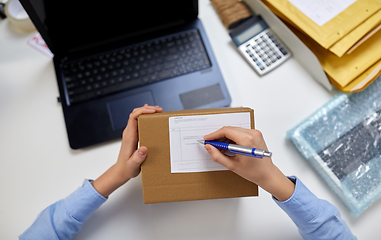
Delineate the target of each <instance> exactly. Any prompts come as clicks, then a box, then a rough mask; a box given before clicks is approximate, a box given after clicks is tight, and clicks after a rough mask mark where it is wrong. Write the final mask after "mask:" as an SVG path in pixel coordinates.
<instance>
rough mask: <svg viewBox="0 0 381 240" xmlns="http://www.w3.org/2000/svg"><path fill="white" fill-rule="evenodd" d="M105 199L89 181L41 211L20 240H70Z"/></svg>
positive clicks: (85, 181)
mask: <svg viewBox="0 0 381 240" xmlns="http://www.w3.org/2000/svg"><path fill="white" fill-rule="evenodd" d="M106 200H107V198H105V197H103V196H102V195H100V194H99V193H98V192H97V191H96V190H95V189H94V188H93V185H92V184H91V182H90V181H89V180H84V181H83V184H82V186H81V187H79V188H78V189H77V190H76V191H75V192H73V193H72V194H70V195H69V196H68V197H66V198H64V199H62V200H60V201H58V202H56V203H54V204H52V205H50V206H49V207H47V208H46V209H45V210H43V211H42V212H41V213H40V215H39V216H38V217H37V219H36V220H35V221H34V223H33V224H32V226H31V227H29V228H28V229H27V230H26V231H25V232H24V233H23V234H21V235H20V237H19V238H20V239H49V240H52V239H71V238H72V237H73V236H74V234H76V233H77V232H78V231H79V230H80V229H81V227H82V224H83V223H84V222H85V221H86V220H87V219H88V218H89V217H90V216H91V214H92V213H93V212H94V211H95V210H96V209H98V208H99V207H100V206H101V205H102V204H103V203H104V202H105V201H106Z"/></svg>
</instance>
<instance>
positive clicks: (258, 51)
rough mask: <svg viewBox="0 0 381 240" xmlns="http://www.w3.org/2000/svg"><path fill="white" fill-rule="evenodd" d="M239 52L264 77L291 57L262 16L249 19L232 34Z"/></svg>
mask: <svg viewBox="0 0 381 240" xmlns="http://www.w3.org/2000/svg"><path fill="white" fill-rule="evenodd" d="M230 37H231V38H232V40H233V42H234V43H235V45H236V46H237V48H238V51H239V52H240V53H241V54H242V56H243V57H244V58H245V59H246V61H247V62H248V63H249V64H250V66H252V67H253V68H254V70H255V71H256V72H257V73H258V74H259V75H260V76H262V75H264V74H266V73H268V72H270V71H271V70H273V69H274V68H276V67H277V66H279V65H280V64H282V63H283V62H285V61H286V60H287V59H288V58H290V56H291V52H290V51H289V50H288V49H287V48H286V47H285V45H284V44H282V43H281V42H280V41H279V40H278V39H277V37H275V35H274V33H273V32H272V31H271V30H270V29H269V27H268V26H267V24H266V23H265V21H264V20H263V19H262V17H261V16H259V15H257V16H255V17H252V18H249V19H248V20H246V21H245V22H243V23H241V24H240V25H239V26H237V27H236V28H234V29H233V30H232V31H231V32H230Z"/></svg>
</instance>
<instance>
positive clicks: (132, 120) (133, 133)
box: [123, 104, 163, 141]
mask: <svg viewBox="0 0 381 240" xmlns="http://www.w3.org/2000/svg"><path fill="white" fill-rule="evenodd" d="M162 111H163V108H161V107H159V106H148V105H147V104H145V105H144V106H143V107H140V108H135V109H134V110H133V111H132V112H131V114H130V117H129V119H128V123H127V127H126V129H125V133H123V137H124V138H127V139H131V140H132V141H137V129H138V122H137V119H138V117H139V116H140V115H142V114H150V113H151V114H152V113H155V112H162Z"/></svg>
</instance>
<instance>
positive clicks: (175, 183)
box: [138, 108, 258, 203]
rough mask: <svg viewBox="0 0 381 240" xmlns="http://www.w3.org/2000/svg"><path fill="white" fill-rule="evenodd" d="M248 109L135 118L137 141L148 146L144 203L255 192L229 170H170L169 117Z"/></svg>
mask: <svg viewBox="0 0 381 240" xmlns="http://www.w3.org/2000/svg"><path fill="white" fill-rule="evenodd" d="M236 112H250V117H251V128H252V129H253V128H254V111H253V110H252V109H250V108H218V109H201V110H185V111H176V112H162V113H155V114H147V115H141V116H140V117H139V118H138V128H139V141H140V145H141V146H146V147H147V148H148V155H147V158H146V160H145V161H144V162H143V164H142V167H141V168H142V181H143V197H144V203H160V202H176V201H189V200H202V199H217V198H235V197H247V196H258V186H257V185H255V184H254V183H252V182H249V181H247V180H246V179H244V178H242V177H240V176H238V175H237V174H235V173H234V172H231V171H211V172H197V173H171V166H170V147H169V129H168V127H169V120H168V118H169V117H173V116H190V115H206V114H222V113H236Z"/></svg>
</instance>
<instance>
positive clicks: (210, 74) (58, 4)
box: [20, 0, 231, 149]
mask: <svg viewBox="0 0 381 240" xmlns="http://www.w3.org/2000/svg"><path fill="white" fill-rule="evenodd" d="M20 2H21V4H22V5H23V7H24V8H25V10H26V12H27V13H28V14H29V16H30V18H31V20H32V21H33V23H34V24H35V26H36V28H37V29H38V31H39V32H40V34H41V36H42V37H43V38H44V40H45V42H46V43H47V45H48V47H49V49H50V50H51V51H52V53H53V54H54V58H53V62H54V67H55V72H56V78H57V83H58V88H59V94H60V97H59V99H60V102H61V104H62V109H63V113H64V118H65V123H66V129H67V135H68V140H69V144H70V147H71V148H73V149H78V148H84V147H88V146H91V145H95V144H99V143H102V142H105V141H110V140H112V139H115V138H120V137H121V136H122V132H123V129H124V128H125V126H126V124H127V121H128V117H129V114H130V113H131V111H132V110H133V109H134V108H136V107H141V106H143V105H144V104H146V103H147V104H149V105H159V106H161V107H163V109H164V111H173V110H183V109H198V108H218V107H225V106H229V105H230V102H231V98H230V95H229V93H228V90H227V87H226V85H225V82H224V79H223V77H222V74H221V72H220V69H219V67H218V64H217V61H216V58H215V56H214V54H213V51H212V48H211V46H210V43H209V41H208V38H207V36H206V33H205V30H204V28H203V26H202V23H201V21H200V20H199V19H198V18H197V15H198V1H197V0H181V1H179V0H165V1H157V0H146V1H98V0H91V1H90V0H77V1H72V2H68V1H53V0H45V1H43V0H20Z"/></svg>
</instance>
